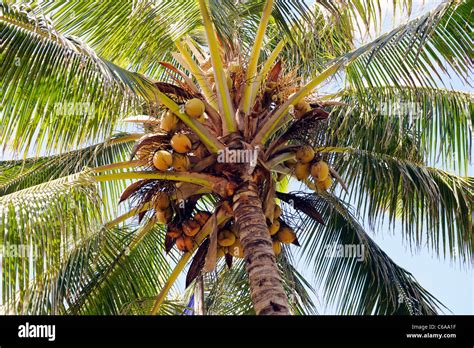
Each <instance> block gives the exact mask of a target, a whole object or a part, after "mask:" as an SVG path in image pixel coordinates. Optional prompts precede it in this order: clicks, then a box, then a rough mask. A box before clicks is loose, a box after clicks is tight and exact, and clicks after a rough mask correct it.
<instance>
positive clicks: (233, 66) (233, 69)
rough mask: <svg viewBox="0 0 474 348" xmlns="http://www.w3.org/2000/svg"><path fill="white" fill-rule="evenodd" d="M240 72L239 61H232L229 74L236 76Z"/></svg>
mask: <svg viewBox="0 0 474 348" xmlns="http://www.w3.org/2000/svg"><path fill="white" fill-rule="evenodd" d="M239 70H240V64H239V62H237V61H232V62H230V63H229V72H230V73H231V74H235V73H236V72H238V71H239Z"/></svg>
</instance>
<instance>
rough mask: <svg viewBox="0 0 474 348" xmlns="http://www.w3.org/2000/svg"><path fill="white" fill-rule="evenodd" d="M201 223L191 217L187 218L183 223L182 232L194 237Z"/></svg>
mask: <svg viewBox="0 0 474 348" xmlns="http://www.w3.org/2000/svg"><path fill="white" fill-rule="evenodd" d="M200 228H201V225H199V223H198V222H197V221H194V220H193V219H189V220H188V221H186V222H185V223H184V224H183V232H184V234H185V235H187V236H188V237H194V236H195V235H196V234H197V233H198V232H199V230H200Z"/></svg>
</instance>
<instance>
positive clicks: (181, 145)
mask: <svg viewBox="0 0 474 348" xmlns="http://www.w3.org/2000/svg"><path fill="white" fill-rule="evenodd" d="M171 146H172V147H173V150H175V151H176V152H179V153H186V152H188V151H189V150H191V148H192V143H191V140H189V138H188V137H187V136H186V135H185V134H175V135H173V137H172V138H171ZM172 163H173V158H171V164H172ZM171 164H170V165H171Z"/></svg>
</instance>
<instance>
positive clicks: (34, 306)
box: [10, 225, 170, 315]
mask: <svg viewBox="0 0 474 348" xmlns="http://www.w3.org/2000/svg"><path fill="white" fill-rule="evenodd" d="M145 228H147V227H146V225H144V226H143V227H141V228H138V229H133V228H132V229H130V228H122V229H118V228H113V229H110V230H105V229H97V230H96V232H95V233H93V234H91V235H90V236H88V237H87V238H86V239H84V240H82V241H81V242H80V243H78V244H76V245H75V246H74V247H72V248H71V249H69V250H66V251H64V253H63V254H62V256H61V260H60V261H59V262H58V264H57V265H54V267H51V268H49V269H48V272H46V273H45V274H42V275H36V276H35V277H33V278H32V279H31V283H30V285H29V287H28V290H27V291H25V297H26V299H25V301H24V302H25V305H24V306H23V307H19V308H16V312H20V313H24V314H28V313H35V314H66V313H69V314H71V313H76V314H77V313H82V314H100V315H103V314H109V315H110V314H119V313H121V311H122V310H123V309H124V307H126V306H127V305H129V304H132V303H134V302H135V301H139V300H141V299H142V298H144V297H147V296H152V295H153V294H155V293H156V292H157V291H158V290H159V289H160V287H161V286H162V284H163V281H164V280H165V279H166V277H167V275H168V274H169V271H170V266H169V260H167V258H166V257H165V256H164V253H163V252H157V249H158V248H159V246H160V245H162V244H163V240H164V232H163V230H162V228H160V227H159V226H158V225H156V226H155V227H152V228H151V230H149V231H147V234H146V235H144V236H143V238H142V239H141V241H140V242H139V244H138V245H137V246H136V247H132V244H133V243H134V240H135V239H136V238H137V236H138V235H139V234H140V233H141V232H142V231H143V230H144V229H145ZM144 270H146V274H144V273H143V272H144ZM138 273H139V274H140V276H139V277H137V276H136V275H137V274H138ZM168 305H169V304H167V305H165V306H164V308H163V311H164V312H165V313H167V312H168V311H169V310H170V308H169V306H168ZM10 311H11V312H14V310H13V308H10Z"/></svg>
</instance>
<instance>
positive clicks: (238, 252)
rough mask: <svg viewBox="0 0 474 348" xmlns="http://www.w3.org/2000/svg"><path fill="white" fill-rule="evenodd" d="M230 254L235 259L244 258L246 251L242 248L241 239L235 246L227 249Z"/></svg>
mask: <svg viewBox="0 0 474 348" xmlns="http://www.w3.org/2000/svg"><path fill="white" fill-rule="evenodd" d="M227 250H228V253H229V254H231V255H232V256H233V257H237V258H240V259H241V258H242V257H244V249H243V248H242V243H240V240H239V239H236V240H235V242H234V244H232V245H231V246H229V247H228V248H227Z"/></svg>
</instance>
